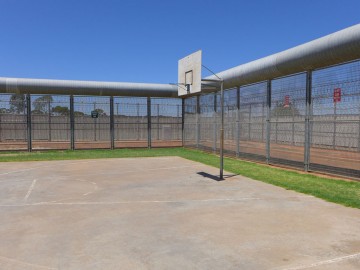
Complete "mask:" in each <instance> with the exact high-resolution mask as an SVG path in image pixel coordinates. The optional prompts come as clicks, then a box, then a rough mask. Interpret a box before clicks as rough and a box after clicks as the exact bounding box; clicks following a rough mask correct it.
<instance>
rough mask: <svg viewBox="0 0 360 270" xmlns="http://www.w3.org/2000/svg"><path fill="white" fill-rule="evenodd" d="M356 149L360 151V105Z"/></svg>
mask: <svg viewBox="0 0 360 270" xmlns="http://www.w3.org/2000/svg"><path fill="white" fill-rule="evenodd" d="M358 135H359V137H358V151H359V152H360V105H359V133H358Z"/></svg>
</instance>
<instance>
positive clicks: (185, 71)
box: [178, 50, 201, 96]
mask: <svg viewBox="0 0 360 270" xmlns="http://www.w3.org/2000/svg"><path fill="white" fill-rule="evenodd" d="M200 92H201V50H199V51H197V52H194V53H192V54H190V55H188V56H186V57H184V58H182V59H180V60H179V66H178V95H179V96H186V95H190V94H196V93H200Z"/></svg>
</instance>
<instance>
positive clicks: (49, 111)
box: [48, 99, 51, 142]
mask: <svg viewBox="0 0 360 270" xmlns="http://www.w3.org/2000/svg"><path fill="white" fill-rule="evenodd" d="M48 126H49V138H48V140H49V142H51V100H50V99H49V100H48Z"/></svg>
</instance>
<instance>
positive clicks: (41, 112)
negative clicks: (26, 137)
mask: <svg viewBox="0 0 360 270" xmlns="http://www.w3.org/2000/svg"><path fill="white" fill-rule="evenodd" d="M31 114H45V113H44V112H43V111H40V110H32V111H31Z"/></svg>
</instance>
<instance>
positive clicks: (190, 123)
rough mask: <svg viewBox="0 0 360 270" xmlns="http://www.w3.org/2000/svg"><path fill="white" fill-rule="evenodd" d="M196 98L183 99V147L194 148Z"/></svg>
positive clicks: (195, 136)
mask: <svg viewBox="0 0 360 270" xmlns="http://www.w3.org/2000/svg"><path fill="white" fill-rule="evenodd" d="M196 103H197V102H196V97H189V98H186V99H185V108H184V110H185V111H184V146H190V147H196V138H197V137H198V136H197V134H196V133H197V121H196V120H197V117H198V116H197V104H196Z"/></svg>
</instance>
